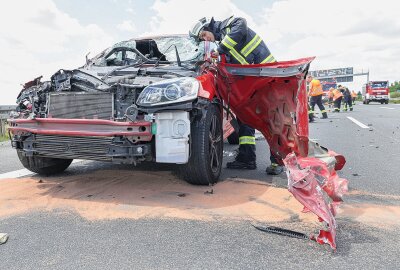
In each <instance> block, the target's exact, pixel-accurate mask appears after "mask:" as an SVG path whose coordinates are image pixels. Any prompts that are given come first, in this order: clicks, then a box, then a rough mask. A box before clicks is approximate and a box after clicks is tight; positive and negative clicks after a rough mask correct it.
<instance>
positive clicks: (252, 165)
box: [189, 16, 283, 175]
mask: <svg viewBox="0 0 400 270" xmlns="http://www.w3.org/2000/svg"><path fill="white" fill-rule="evenodd" d="M189 35H190V36H191V37H193V38H195V39H197V40H205V41H212V42H214V41H220V43H219V45H218V47H217V49H216V50H215V51H214V52H213V53H212V56H213V57H218V55H220V54H225V55H226V57H227V61H228V62H230V63H233V64H241V65H247V64H264V63H273V62H276V60H275V58H274V56H273V55H272V54H271V52H270V51H269V49H268V47H267V46H266V45H265V43H264V41H263V40H262V39H261V37H260V36H259V35H257V34H256V33H255V32H254V31H253V30H252V29H250V28H249V27H247V22H246V20H245V19H244V18H240V17H234V16H231V17H229V18H228V19H226V20H223V21H215V20H214V18H211V20H210V21H207V19H206V18H202V19H200V20H199V21H198V22H196V24H195V25H194V26H193V27H192V29H191V30H190V31H189ZM255 150H256V140H255V129H254V128H252V127H250V126H248V125H245V124H243V123H241V122H240V121H239V152H238V154H237V156H236V158H235V161H233V162H228V163H227V168H230V169H249V170H254V169H256V168H257V165H256V151H255ZM270 161H271V165H270V166H268V167H267V170H266V171H267V173H268V174H272V175H278V174H280V173H281V172H282V171H283V167H282V166H280V165H279V164H278V160H277V159H276V158H275V157H274V156H273V155H272V153H270Z"/></svg>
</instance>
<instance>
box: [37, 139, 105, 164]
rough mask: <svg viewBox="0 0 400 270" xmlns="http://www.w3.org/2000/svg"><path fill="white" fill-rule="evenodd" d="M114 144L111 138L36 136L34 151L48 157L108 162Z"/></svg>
mask: <svg viewBox="0 0 400 270" xmlns="http://www.w3.org/2000/svg"><path fill="white" fill-rule="evenodd" d="M112 143H113V142H112V138H110V137H68V136H54V135H35V139H34V141H33V149H34V151H35V152H37V153H39V154H40V155H41V156H47V157H60V156H61V157H63V158H71V159H74V158H75V159H76V158H79V159H92V160H104V161H108V160H111V156H108V153H109V149H110V146H111V145H112Z"/></svg>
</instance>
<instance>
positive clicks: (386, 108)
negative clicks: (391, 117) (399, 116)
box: [379, 107, 394, 110]
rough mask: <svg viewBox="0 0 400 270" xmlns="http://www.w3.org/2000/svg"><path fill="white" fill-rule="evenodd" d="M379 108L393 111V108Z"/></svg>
mask: <svg viewBox="0 0 400 270" xmlns="http://www.w3.org/2000/svg"><path fill="white" fill-rule="evenodd" d="M379 108H381V109H387V110H394V108H391V107H379Z"/></svg>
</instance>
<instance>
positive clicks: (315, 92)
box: [307, 75, 328, 118]
mask: <svg viewBox="0 0 400 270" xmlns="http://www.w3.org/2000/svg"><path fill="white" fill-rule="evenodd" d="M307 82H308V83H309V90H308V96H309V97H310V111H309V115H310V114H311V115H312V117H313V116H314V112H315V111H314V108H315V105H318V108H319V110H320V111H321V113H322V118H328V114H327V113H326V110H325V107H324V105H323V104H322V95H323V94H324V91H322V85H321V82H320V81H319V80H317V79H313V77H312V76H311V75H308V76H307Z"/></svg>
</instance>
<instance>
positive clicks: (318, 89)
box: [308, 79, 324, 97]
mask: <svg viewBox="0 0 400 270" xmlns="http://www.w3.org/2000/svg"><path fill="white" fill-rule="evenodd" d="M323 93H324V91H322V86H321V82H320V81H319V80H317V79H313V80H312V81H311V82H310V91H308V95H309V96H311V97H315V96H320V95H322V94H323Z"/></svg>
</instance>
